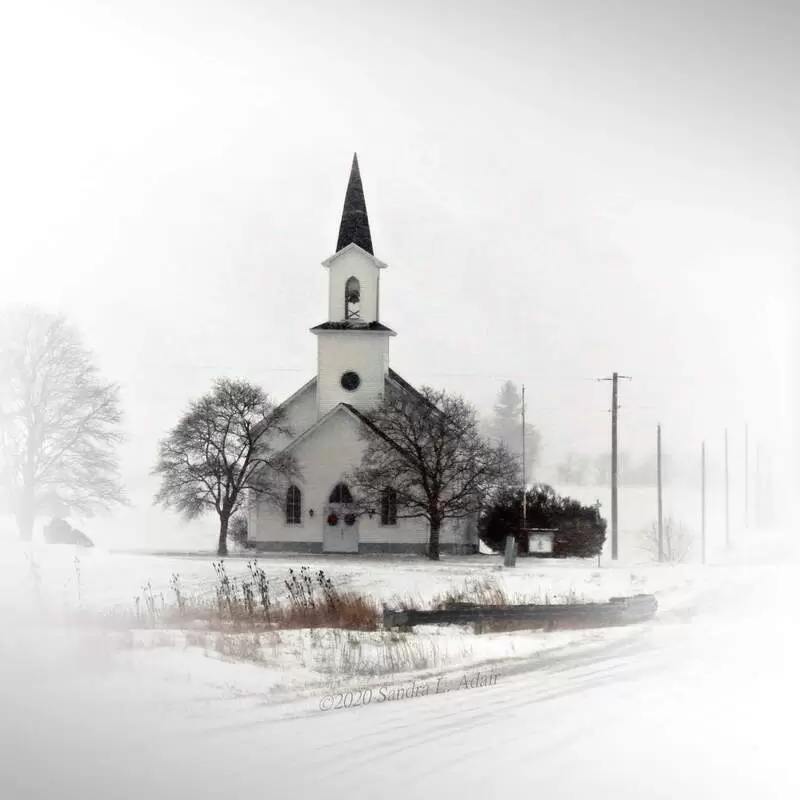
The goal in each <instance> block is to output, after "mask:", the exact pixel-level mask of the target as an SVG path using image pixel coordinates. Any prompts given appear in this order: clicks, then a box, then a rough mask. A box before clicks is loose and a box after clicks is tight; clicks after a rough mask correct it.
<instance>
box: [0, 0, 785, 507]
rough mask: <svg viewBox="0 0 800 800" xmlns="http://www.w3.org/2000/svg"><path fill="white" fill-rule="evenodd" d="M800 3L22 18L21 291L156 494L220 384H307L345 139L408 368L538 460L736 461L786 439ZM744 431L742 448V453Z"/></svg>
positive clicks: (7, 219) (420, 5)
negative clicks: (617, 440) (87, 381)
mask: <svg viewBox="0 0 800 800" xmlns="http://www.w3.org/2000/svg"><path fill="white" fill-rule="evenodd" d="M798 41H800V4H798V3H796V2H793V1H792V0H786V2H770V1H769V0H764V1H762V2H758V3H755V2H738V0H715V1H712V0H707V1H706V2H703V0H696V2H691V3H690V2H681V1H679V0H672V2H660V1H659V2H657V1H656V0H652V1H650V0H602V1H601V0H594V1H591V0H571V2H539V1H537V0H528V1H527V2H514V3H511V2H502V0H493V1H492V2H488V0H487V1H486V2H471V1H469V0H458V2H417V0H405V2H402V3H397V2H382V1H381V0H372V1H371V2H366V1H364V2H355V0H336V2H322V0H320V1H319V2H297V0H287V1H286V2H271V1H270V0H184V2H178V0H158V1H157V2H148V1H147V0H136V2H133V0H128V1H127V2H123V1H122V0H97V1H96V2H88V1H87V0H52V2H43V0H26V2H24V3H17V4H14V5H13V6H10V7H9V8H4V10H3V11H2V20H1V21H0V102H1V103H2V124H1V125H0V176H1V178H0V214H2V217H0V218H2V220H3V225H2V235H0V270H1V271H2V272H1V273H0V275H1V277H2V284H0V287H1V288H0V290H1V292H2V301H3V302H19V301H24V302H37V303H41V304H44V305H46V306H48V307H51V308H53V309H59V310H63V311H65V312H66V313H67V314H68V315H69V317H70V318H71V319H72V321H73V322H74V323H75V324H76V325H77V326H78V327H79V328H80V329H81V331H82V332H83V334H84V336H85V338H86V340H87V343H88V344H89V345H90V346H91V347H92V348H93V349H94V351H95V352H96V353H97V355H98V358H99V360H100V362H101V365H102V368H103V370H104V372H105V373H106V374H107V375H108V377H109V378H111V379H114V380H117V381H119V382H120V384H121V385H122V389H123V400H124V404H125V409H126V413H127V429H128V432H129V434H130V436H131V440H130V442H129V444H128V445H127V446H126V448H125V471H126V476H127V479H128V481H129V484H130V487H131V492H132V494H133V495H134V497H135V499H136V500H137V502H143V503H146V502H147V501H148V499H149V497H150V496H151V494H152V491H153V488H154V487H153V484H152V481H151V479H149V478H148V477H147V473H148V471H149V470H150V468H151V467H152V463H153V460H154V456H155V452H156V443H157V440H158V438H159V436H161V435H162V434H163V432H164V431H165V430H166V429H167V428H168V427H169V426H170V425H171V424H173V423H174V422H175V421H176V419H177V417H178V415H179V414H180V412H181V410H182V409H183V408H184V406H185V405H186V403H187V401H188V400H189V399H191V398H192V397H195V396H197V395H198V394H200V393H202V392H203V391H205V390H206V389H207V388H208V387H209V385H210V383H211V381H212V379H213V378H214V377H216V376H219V375H223V374H225V375H230V376H236V377H246V378H250V379H252V380H255V381H258V382H260V383H261V384H263V386H264V387H265V388H266V389H267V391H268V392H270V394H272V395H273V397H274V398H275V399H276V400H280V399H283V398H284V397H285V396H286V395H288V394H290V393H291V392H292V391H294V390H295V389H296V388H297V387H298V386H299V385H300V384H301V383H302V382H304V381H305V380H306V379H307V378H309V377H311V375H312V374H313V372H314V369H315V353H316V351H315V347H316V340H315V338H314V337H313V336H312V335H311V334H310V333H309V332H308V329H309V328H310V327H311V326H313V325H315V324H317V323H319V322H321V321H323V319H324V318H325V315H326V309H327V306H326V300H325V298H326V292H327V283H326V278H327V273H326V271H325V270H324V268H323V267H321V266H320V261H322V260H323V259H324V258H326V257H327V256H328V255H330V254H331V252H332V250H333V249H334V246H335V243H336V234H337V231H338V223H339V216H340V213H341V206H342V201H343V198H344V190H345V185H346V181H347V175H348V170H349V166H350V160H351V158H352V154H353V151H357V152H358V155H359V161H360V165H361V173H362V178H363V181H364V189H365V194H366V200H367V206H368V210H369V215H370V221H371V227H372V235H373V243H374V246H375V253H376V255H377V256H378V257H379V258H381V259H382V260H384V261H386V262H387V263H388V264H389V269H388V270H387V272H386V273H385V277H384V279H382V291H383V297H382V302H381V305H382V317H383V321H384V322H386V323H387V324H388V325H390V326H391V327H393V328H394V329H395V330H396V331H397V332H398V334H399V335H398V337H397V338H396V339H394V340H393V342H392V348H393V350H392V364H393V366H394V367H395V369H397V370H398V371H399V372H400V373H401V374H403V375H404V377H406V378H407V379H408V380H410V381H412V382H414V383H416V384H422V383H429V384H434V385H437V386H444V387H447V388H450V389H453V390H456V391H459V392H463V393H464V394H465V395H467V396H468V397H469V398H470V399H471V400H473V401H474V402H475V403H476V404H477V405H478V406H479V407H481V409H483V410H487V411H488V410H489V408H490V407H491V404H492V402H493V398H494V395H495V394H496V392H497V389H498V388H499V385H500V383H501V382H502V381H503V380H504V379H506V378H510V379H512V380H514V381H515V382H517V383H518V384H523V383H524V384H525V385H526V388H527V391H528V397H529V406H528V410H529V416H530V418H531V420H532V421H533V422H534V423H536V424H537V425H538V426H539V428H540V429H541V432H542V435H543V438H544V443H545V446H546V450H545V453H544V454H543V462H544V464H545V465H548V464H549V465H552V464H553V463H555V462H557V461H558V460H559V459H560V458H561V456H562V455H563V454H564V453H565V452H567V451H568V450H570V449H574V450H581V451H587V452H593V451H594V452H597V451H601V450H603V449H606V448H607V447H608V437H609V415H608V413H607V412H608V408H609V406H610V399H609V398H610V386H609V384H606V383H598V382H597V381H596V378H598V377H603V376H607V375H610V374H611V372H612V371H613V370H618V371H619V372H620V373H623V374H627V375H631V376H632V377H633V380H632V381H631V382H630V383H628V382H626V383H625V384H624V385H623V386H622V387H621V395H620V397H621V404H622V406H623V408H622V411H621V422H620V436H621V441H622V443H623V446H625V447H627V448H628V449H630V450H632V451H633V452H634V453H638V454H646V453H647V452H649V451H650V450H652V446H653V443H654V438H655V425H656V423H657V422H658V421H661V422H662V423H663V425H664V430H665V434H664V436H665V449H672V450H674V451H675V452H676V453H677V452H683V453H687V454H694V453H696V452H697V449H698V448H699V442H700V441H701V439H702V438H703V437H706V438H708V440H709V441H710V442H711V446H712V449H714V451H715V452H716V453H719V449H720V447H721V441H722V430H723V429H724V426H725V425H729V426H730V427H731V430H732V436H733V437H734V441H735V442H737V444H736V447H739V443H738V442H739V440H740V439H741V431H742V430H743V425H744V422H745V420H749V422H750V425H751V429H752V431H753V434H752V435H753V437H754V440H756V439H757V440H759V441H764V442H767V441H768V440H769V439H770V437H772V439H776V438H778V434H779V432H780V429H781V428H780V426H781V425H782V424H785V419H784V418H782V417H781V414H785V411H786V402H785V397H786V386H785V383H782V381H784V380H785V378H782V377H781V369H782V367H783V363H784V361H785V348H783V346H782V343H783V341H784V340H785V337H786V330H787V318H788V313H789V303H788V291H787V286H788V279H789V276H790V274H791V270H793V269H796V268H797V265H798V258H797V250H798V247H797V245H798V241H797V231H798V226H797V221H798V210H799V209H800V144H798V142H799V141H800V138H799V137H800V100H798V93H797V76H798V74H800V55H798V52H800V48H798V46H797V43H798ZM736 437H738V438H736Z"/></svg>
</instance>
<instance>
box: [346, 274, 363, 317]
mask: <svg viewBox="0 0 800 800" xmlns="http://www.w3.org/2000/svg"><path fill="white" fill-rule="evenodd" d="M344 318H345V320H348V319H361V281H359V280H358V278H356V276H355V275H351V276H350V277H349V278H348V279H347V282H346V283H345V285H344Z"/></svg>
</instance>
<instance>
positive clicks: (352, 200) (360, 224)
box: [336, 153, 374, 255]
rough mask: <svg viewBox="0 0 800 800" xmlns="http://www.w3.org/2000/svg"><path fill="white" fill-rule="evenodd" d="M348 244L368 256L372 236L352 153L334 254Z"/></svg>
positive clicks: (355, 156) (356, 157)
mask: <svg viewBox="0 0 800 800" xmlns="http://www.w3.org/2000/svg"><path fill="white" fill-rule="evenodd" d="M349 244H357V245H358V246H359V247H360V248H362V249H363V250H366V251H367V252H368V253H369V254H370V255H374V253H373V252H372V235H371V234H370V230H369V217H368V216H367V203H366V200H365V199H364V187H363V186H362V185H361V172H360V171H359V169H358V156H357V155H356V154H355V153H353V165H352V167H351V168H350V180H349V181H348V182H347V191H346V192H345V195H344V208H343V209H342V221H341V223H340V225H339V240H338V241H337V243H336V252H337V253H338V252H339V251H340V250H341V249H342V248H344V247H347V245H349Z"/></svg>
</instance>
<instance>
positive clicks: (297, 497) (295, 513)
mask: <svg viewBox="0 0 800 800" xmlns="http://www.w3.org/2000/svg"><path fill="white" fill-rule="evenodd" d="M285 511H286V524H287V525H301V524H302V522H303V493H302V492H301V491H300V489H299V487H297V486H295V485H294V484H292V485H291V486H290V487H289V488H288V489H287V490H286V506H285Z"/></svg>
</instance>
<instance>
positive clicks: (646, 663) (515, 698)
mask: <svg viewBox="0 0 800 800" xmlns="http://www.w3.org/2000/svg"><path fill="white" fill-rule="evenodd" d="M57 552H58V553H60V554H57ZM39 560H40V564H41V575H42V583H43V585H48V583H49V585H51V587H53V586H60V589H59V590H63V592H64V601H65V602H68V601H69V602H73V601H74V600H71V599H70V598H71V597H72V593H73V592H75V591H76V585H75V583H74V582H73V583H72V584H70V581H71V580H72V574H73V573H74V564H73V563H72V561H71V558H70V554H69V553H68V552H67V551H58V550H57V549H54V550H52V551H50V552H48V553H47V556H46V557H45V555H44V554H41V553H40V559H39ZM321 561H322V562H324V568H325V569H326V571H328V572H329V573H330V574H331V576H332V577H334V579H337V578H339V579H341V580H342V581H343V582H346V583H347V584H348V585H349V586H350V587H352V588H357V589H360V590H364V591H372V592H375V593H376V595H379V596H382V597H387V598H388V597H392V596H394V595H396V594H415V595H417V596H423V597H424V596H430V595H431V594H432V593H435V592H437V591H442V590H443V589H445V588H446V587H447V586H449V585H451V584H455V585H458V584H459V582H462V581H463V580H465V579H469V578H470V577H473V576H474V572H475V571H482V572H487V571H488V573H489V574H492V575H493V576H494V577H495V578H496V579H497V580H498V582H501V583H503V585H505V586H506V588H507V589H508V590H509V591H511V592H518V593H521V594H528V595H532V594H535V593H536V592H537V591H538V592H539V593H540V595H543V594H545V593H547V594H550V595H551V596H556V595H559V596H565V595H567V594H569V593H570V592H572V593H574V594H577V595H582V596H584V597H585V598H586V599H602V598H604V597H607V596H609V595H612V594H618V593H628V592H629V591H630V590H636V591H656V592H658V593H659V597H660V600H661V612H660V614H659V617H658V618H657V620H656V621H654V622H653V623H649V624H646V625H638V626H632V627H630V628H623V629H617V630H615V631H581V632H558V633H556V634H552V633H551V634H544V633H539V634H535V633H528V634H525V633H520V634H517V633H514V634H491V635H487V636H481V637H475V636H473V635H472V634H469V633H467V632H463V631H462V632H459V631H449V632H441V631H439V632H435V631H429V632H428V631H421V632H420V634H419V639H418V640H415V641H421V642H425V641H432V640H434V638H435V637H437V636H438V637H439V638H440V640H441V641H442V643H441V645H440V648H439V650H440V653H441V651H443V650H446V651H447V655H448V658H442V659H441V661H442V662H443V663H441V664H431V665H429V666H427V667H424V668H422V669H419V670H416V671H406V672H400V673H396V674H395V673H392V672H391V671H389V672H386V673H383V674H380V673H378V674H376V673H375V672H374V670H373V671H370V670H366V671H365V673H364V674H363V675H359V674H358V673H357V671H356V672H355V673H353V672H352V671H351V672H350V674H349V675H348V676H347V681H346V682H345V684H344V685H343V684H342V680H341V675H340V674H337V673H336V672H335V671H334V672H330V673H329V674H327V676H326V675H325V673H324V670H320V669H319V665H315V664H313V663H310V662H309V663H308V664H307V665H306V667H305V669H306V671H305V672H303V668H301V667H300V666H298V663H297V661H295V663H294V666H293V667H292V669H288V662H286V661H283V662H280V663H279V662H275V663H273V664H272V665H270V664H269V663H268V661H267V662H264V661H259V660H257V659H255V660H253V659H250V658H248V657H247V653H248V652H249V651H248V650H247V649H246V648H242V649H239V650H237V651H236V652H235V653H233V654H230V653H228V654H227V655H226V653H225V652H224V648H217V647H216V646H215V643H214V641H213V639H212V640H209V641H205V642H199V641H197V640H196V639H194V640H192V634H191V632H189V633H186V632H163V631H162V632H158V631H149V632H142V633H138V634H135V635H133V634H132V635H131V638H127V639H126V638H124V637H119V636H116V635H115V636H113V637H110V636H105V635H101V634H99V633H92V634H89V633H78V632H76V631H74V630H64V629H54V628H52V626H47V625H45V624H44V623H42V622H41V621H39V620H37V617H36V616H35V614H34V612H33V609H32V608H31V607H30V605H29V604H26V603H22V602H21V598H22V597H23V595H22V594H21V592H23V591H24V569H22V570H20V569H19V568H20V566H22V567H24V560H23V561H22V562H20V561H19V559H18V560H17V562H16V568H14V567H13V564H14V561H13V560H12V559H6V561H5V562H4V566H3V570H2V579H3V591H2V597H3V611H4V616H5V618H6V620H7V624H6V626H5V630H4V636H3V637H0V707H1V708H2V710H3V714H2V715H0V719H1V720H2V721H0V788H2V792H0V796H2V797H9V798H14V800H17V799H19V800H26V799H27V798H37V800H38V798H45V797H52V796H82V797H84V798H86V799H87V800H93V799H94V798H98V799H99V798H111V797H113V798H120V800H125V799H126V798H129V797H130V798H134V797H136V798H137V800H140V799H141V798H142V797H146V796H149V797H152V798H161V797H164V798H183V797H186V798H203V797H219V796H220V795H222V794H223V793H230V794H233V795H235V796H244V794H245V793H248V794H252V793H259V794H262V793H274V792H276V791H280V792H283V791H289V792H291V793H292V794H293V795H294V796H295V797H298V798H305V797H314V796H316V795H317V794H318V793H319V792H320V791H323V792H325V793H326V794H328V795H330V796H332V797H345V796H347V797H354V798H362V797H363V798H375V797H385V798H390V799H391V798H393V797H396V796H398V797H399V796H407V795H408V794H409V793H415V794H416V795H418V796H421V797H443V798H449V797H453V798H455V797H459V798H463V797H466V798H470V797H481V798H483V797H486V796H508V797H528V796H531V795H534V796H540V797H547V798H567V797H570V798H572V797H583V796H587V795H591V796H593V797H609V798H612V797H613V798H615V799H616V798H637V800H642V799H644V800H647V799H649V798H671V799H672V798H695V797H697V798H699V797H706V796H707V795H708V794H710V793H712V792H713V793H715V794H716V795H718V796H721V797H725V798H739V797H741V798H772V797H775V798H777V797H781V798H790V797H796V796H800V794H799V793H798V790H799V789H800V780H798V775H797V771H796V769H795V768H794V764H793V751H794V747H795V745H794V738H795V737H794V731H793V724H794V718H795V716H796V712H797V710H798V706H797V701H798V689H797V688H796V687H797V682H796V675H795V673H796V668H797V664H798V655H800V652H798V647H797V645H796V641H795V636H794V629H795V628H796V614H795V605H796V588H795V587H796V586H797V585H798V580H797V579H798V577H800V558H798V552H797V548H796V547H795V546H794V543H793V542H792V540H791V539H782V538H777V539H776V538H774V537H766V536H765V535H763V534H757V535H756V534H754V536H753V537H752V539H751V540H750V545H749V546H748V547H747V548H745V547H743V546H741V547H739V548H737V550H736V551H734V552H733V553H732V554H731V555H729V556H728V557H727V558H725V559H722V558H717V559H715V561H714V563H712V564H710V565H709V566H707V567H706V568H705V569H703V568H700V567H698V566H688V567H678V568H674V567H656V566H652V567H638V568H637V569H634V570H632V569H631V568H630V567H602V568H600V569H598V568H597V567H596V566H594V565H591V564H576V563H571V564H565V563H562V564H554V563H551V562H547V563H541V562H528V561H524V562H523V561H520V562H519V566H518V567H517V568H515V570H513V571H503V570H496V569H494V567H496V566H497V562H495V563H492V561H491V559H489V560H484V559H452V560H445V561H443V562H442V564H441V565H431V564H428V563H426V562H423V561H421V560H414V559H408V560H402V559H400V560H397V561H392V560H385V559H373V560H370V559H350V560H348V559H336V560H328V559H321ZM234 562H235V559H232V560H231V561H230V563H229V566H230V567H231V572H233V571H234V570H236V569H240V568H241V567H242V566H243V565H242V564H239V563H234ZM289 565H292V566H299V564H298V562H296V561H293V560H291V559H287V560H282V559H276V560H275V561H274V563H270V565H269V569H270V574H274V575H276V576H277V575H279V574H282V573H283V572H284V570H285V568H286V567H288V566H289ZM264 566H267V565H266V563H265V564H264ZM309 566H312V567H314V566H316V565H315V564H313V563H309ZM174 571H178V572H180V574H181V575H182V576H184V579H185V581H186V582H187V583H190V582H191V583H192V585H193V586H195V587H196V588H197V589H198V591H199V590H202V589H203V586H206V585H207V583H210V582H211V581H213V570H212V569H211V566H210V559H208V558H207V557H203V558H200V557H197V558H164V559H161V558H157V557H152V556H150V557H148V556H118V555H113V554H108V553H102V552H100V551H95V552H93V553H92V554H91V555H88V554H86V555H85V556H84V557H82V558H81V560H80V573H81V578H80V584H81V587H82V597H81V601H82V602H83V603H86V604H88V603H92V604H95V605H96V606H97V607H100V606H101V605H103V604H105V603H115V602H120V603H125V602H128V600H127V598H129V597H131V596H132V593H135V592H136V591H137V589H140V588H141V584H143V583H144V582H146V581H147V580H150V581H151V582H152V584H153V586H154V587H156V586H161V585H164V586H165V588H167V589H168V579H169V575H170V574H171V573H172V572H174ZM208 572H210V573H211V575H208V574H207V573H208ZM165 581H166V583H165ZM61 584H63V586H61ZM315 635H317V636H319V637H326V636H332V635H333V634H331V633H330V632H318V633H317V634H315ZM339 636H340V637H342V638H341V639H340V641H339V645H340V646H341V647H347V635H346V634H344V635H342V634H339ZM281 637H283V638H282V641H281V642H280V643H279V644H278V646H277V647H276V652H284V651H290V650H292V649H293V648H294V649H295V651H297V650H298V649H299V650H300V651H301V652H302V651H303V648H305V647H308V648H311V645H308V644H307V642H308V641H309V640H310V636H309V634H308V633H307V632H292V633H291V634H289V633H288V632H281ZM426 637H427V638H426ZM304 642H305V643H304ZM465 643H469V644H470V645H471V647H472V648H473V649H472V651H471V652H462V651H461V648H462V647H463V646H464V644H465ZM511 644H513V647H514V648H515V649H514V651H512V650H511V649H510V646H511ZM273 646H274V645H273V644H270V643H265V644H263V647H264V649H266V650H267V651H269V649H270V647H273ZM317 646H318V647H323V650H325V647H324V646H323V645H321V644H320V643H319V642H318V643H317ZM361 646H362V647H363V646H364V645H363V643H362V645H361ZM329 650H330V648H328V651H329ZM232 656H234V657H232ZM242 656H244V658H243V659H242V658H241V657H242ZM434 660H435V659H434ZM350 667H352V661H350V662H348V669H349V668H350ZM287 672H288V673H290V674H291V676H293V679H294V680H295V681H296V684H295V686H294V689H296V691H292V687H291V686H289V684H288V683H287ZM276 687H282V688H283V690H282V691H278V692H276V691H275V689H276ZM346 689H350V690H351V692H352V694H350V695H349V696H348V695H347V692H346V691H345V690H346ZM368 689H371V690H372V691H371V694H370V693H368ZM337 694H340V695H341V700H339V699H337V697H336V695H337ZM336 704H342V705H349V706H351V707H348V708H341V709H337V708H329V706H331V705H333V706H335V705H336ZM355 706H357V707H355Z"/></svg>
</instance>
